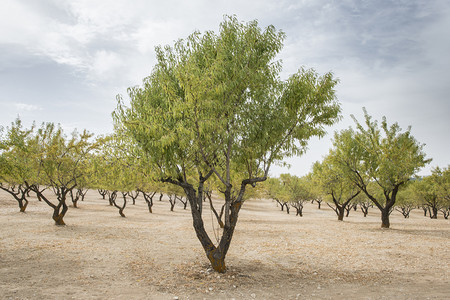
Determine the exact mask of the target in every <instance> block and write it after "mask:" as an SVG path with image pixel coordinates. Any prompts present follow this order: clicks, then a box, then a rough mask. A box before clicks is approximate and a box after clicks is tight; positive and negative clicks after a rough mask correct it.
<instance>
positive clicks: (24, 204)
mask: <svg viewBox="0 0 450 300" xmlns="http://www.w3.org/2000/svg"><path fill="white" fill-rule="evenodd" d="M27 206H28V200H27V199H23V201H19V208H20V212H23V213H24V212H25V210H26V209H27Z"/></svg>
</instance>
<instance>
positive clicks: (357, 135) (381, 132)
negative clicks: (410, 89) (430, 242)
mask: <svg viewBox="0 0 450 300" xmlns="http://www.w3.org/2000/svg"><path fill="white" fill-rule="evenodd" d="M364 117H365V126H364V125H363V124H361V123H359V122H358V121H357V120H356V119H355V118H354V120H355V122H356V127H357V129H356V131H355V130H353V129H351V128H349V129H347V130H343V131H341V132H337V133H336V134H335V136H334V141H333V146H334V147H333V149H331V150H330V159H332V160H333V161H334V163H335V164H337V165H339V166H340V168H342V170H343V172H344V174H346V176H348V178H349V180H350V181H352V182H353V183H354V184H355V185H356V186H358V187H359V188H360V189H361V191H362V192H363V193H364V194H365V195H366V196H367V197H368V198H369V199H370V200H371V201H372V202H373V203H374V204H375V206H376V207H378V209H379V210H380V211H381V227H382V228H389V226H390V222H389V215H390V214H391V212H392V210H393V209H394V205H395V201H396V199H397V194H398V192H399V189H400V188H401V187H402V186H404V185H405V184H406V183H407V182H408V181H409V180H410V179H411V178H412V177H413V176H414V175H415V174H416V173H417V172H418V171H419V170H420V168H422V167H423V166H425V165H426V164H427V163H429V162H430V161H431V160H430V159H426V158H425V153H424V152H423V146H424V145H423V144H420V143H419V142H417V141H416V139H415V138H414V137H413V136H412V135H411V128H408V129H407V130H406V131H404V132H402V130H401V128H400V126H399V125H398V124H397V123H394V124H392V125H391V126H388V124H387V121H386V118H384V117H383V120H382V122H381V126H379V124H378V122H377V121H373V120H372V118H371V117H370V116H369V115H368V113H367V111H366V110H365V109H364ZM373 187H374V188H373Z"/></svg>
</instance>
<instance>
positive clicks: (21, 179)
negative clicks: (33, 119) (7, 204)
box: [0, 119, 34, 212]
mask: <svg viewBox="0 0 450 300" xmlns="http://www.w3.org/2000/svg"><path fill="white" fill-rule="evenodd" d="M33 131H34V125H33V126H32V127H31V129H25V128H23V126H22V121H21V120H20V119H16V120H15V121H14V122H13V123H12V124H11V127H7V128H6V133H5V136H3V129H2V128H0V189H2V190H4V191H5V192H7V193H9V194H10V195H11V196H13V198H14V199H15V200H16V201H17V203H18V204H19V209H20V212H25V210H26V208H27V206H28V199H27V195H28V192H29V191H30V186H29V184H27V183H28V182H30V180H31V178H32V177H33V172H34V170H33V169H32V168H33V165H34V164H33V161H32V157H33V153H31V149H30V142H31V141H32V138H33Z"/></svg>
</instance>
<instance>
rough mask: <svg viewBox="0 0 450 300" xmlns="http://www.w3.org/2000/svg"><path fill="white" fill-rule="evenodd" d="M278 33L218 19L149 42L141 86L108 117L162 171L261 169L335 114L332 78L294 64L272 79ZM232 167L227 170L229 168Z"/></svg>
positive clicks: (227, 179)
mask: <svg viewBox="0 0 450 300" xmlns="http://www.w3.org/2000/svg"><path fill="white" fill-rule="evenodd" d="M283 40H284V33H282V32H277V31H276V30H275V28H274V27H273V26H269V27H268V28H266V29H265V30H264V31H263V30H261V29H260V28H259V27H258V24H257V22H256V21H253V22H249V23H247V24H243V23H240V22H238V21H237V20H236V19H235V18H228V19H226V20H225V21H224V22H223V23H222V24H221V27H220V33H219V35H216V34H215V33H213V32H206V33H205V34H203V35H201V34H200V33H198V32H196V33H194V34H192V35H190V36H189V37H188V38H187V39H186V40H180V41H178V42H177V43H176V44H175V45H174V47H169V46H166V47H164V48H161V47H158V48H157V59H158V63H157V65H156V66H155V68H154V70H153V72H152V73H151V75H150V76H149V77H148V78H146V79H145V81H144V85H143V86H142V87H133V88H130V89H129V96H130V98H131V106H130V107H129V108H127V107H125V106H124V105H123V103H122V100H121V98H120V97H119V106H118V109H117V110H116V111H115V113H114V116H115V120H116V124H117V127H118V128H119V129H121V130H125V131H126V133H127V134H128V135H130V136H132V137H133V138H134V140H135V141H136V143H137V144H138V145H139V146H140V147H141V148H142V149H143V150H144V151H145V152H146V153H150V154H151V160H152V162H153V164H154V165H157V166H158V167H159V172H160V176H161V178H165V177H172V178H175V179H183V180H184V181H185V180H186V178H187V177H189V176H197V172H200V173H201V174H207V173H208V172H209V171H210V170H213V172H214V173H215V175H216V176H217V177H218V178H219V179H220V181H221V182H222V183H223V185H225V186H227V185H230V184H234V185H236V186H237V187H239V183H240V181H242V180H243V179H246V178H247V179H248V178H258V177H261V176H262V177H265V176H267V172H268V170H269V167H270V165H271V164H272V163H273V162H276V161H280V160H281V159H283V158H284V157H286V156H290V155H296V154H300V153H302V152H303V151H304V149H305V146H306V144H307V141H308V139H309V138H310V137H311V136H322V135H323V134H324V133H325V131H324V128H323V126H325V125H331V124H333V123H334V122H335V121H336V120H337V119H338V117H337V116H338V113H339V112H340V106H339V104H338V103H337V102H336V99H335V95H334V86H335V84H336V80H335V79H333V78H332V74H331V73H328V74H326V75H324V76H319V75H318V74H317V73H316V72H314V71H313V70H305V69H301V70H300V71H299V72H298V73H296V74H294V75H293V76H291V77H290V78H289V80H287V81H286V82H282V81H280V80H279V75H278V74H279V72H280V70H281V62H279V61H275V62H274V61H273V59H274V58H275V56H276V54H277V53H278V52H279V51H280V50H281V47H282V42H283ZM232 177H233V178H232Z"/></svg>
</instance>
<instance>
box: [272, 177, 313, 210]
mask: <svg viewBox="0 0 450 300" xmlns="http://www.w3.org/2000/svg"><path fill="white" fill-rule="evenodd" d="M280 179H281V181H282V183H283V187H284V189H285V191H286V195H287V198H288V199H289V200H288V201H289V203H290V205H291V206H292V207H294V208H295V210H296V216H299V217H303V207H304V204H305V202H308V201H311V200H313V199H316V197H317V195H316V194H314V189H313V184H312V181H311V176H303V177H301V178H299V177H297V176H293V175H290V174H281V175H280Z"/></svg>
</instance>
